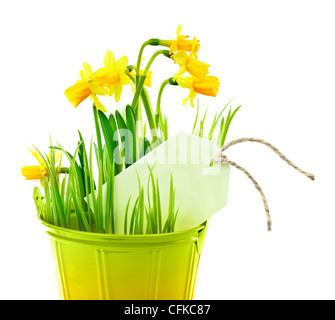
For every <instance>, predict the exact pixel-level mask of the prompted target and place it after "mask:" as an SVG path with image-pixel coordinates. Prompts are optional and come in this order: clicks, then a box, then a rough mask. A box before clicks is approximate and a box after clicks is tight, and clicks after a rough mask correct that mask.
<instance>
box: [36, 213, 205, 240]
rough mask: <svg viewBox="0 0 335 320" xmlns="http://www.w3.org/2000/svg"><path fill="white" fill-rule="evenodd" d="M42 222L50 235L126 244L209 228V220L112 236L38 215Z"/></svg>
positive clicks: (175, 238)
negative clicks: (172, 229) (165, 230)
mask: <svg viewBox="0 0 335 320" xmlns="http://www.w3.org/2000/svg"><path fill="white" fill-rule="evenodd" d="M37 217H38V219H39V220H40V222H41V223H42V224H43V225H44V226H45V227H46V228H47V229H48V231H47V233H48V234H49V235H57V236H62V237H65V238H75V239H78V240H79V239H81V240H87V241H98V242H99V241H120V240H123V241H125V242H128V241H129V242H139V243H141V242H142V243H143V242H163V241H164V242H165V241H169V240H177V239H184V238H185V237H186V238H187V237H194V236H195V235H196V234H198V233H199V232H200V231H202V230H204V229H205V228H206V227H207V226H208V220H207V221H204V222H203V223H202V224H201V225H199V226H197V227H194V228H189V229H185V230H180V231H175V232H169V233H157V234H112V233H99V232H90V231H80V230H75V229H69V228H64V227H60V226H56V225H53V224H51V223H49V222H46V221H44V220H43V219H42V218H41V217H40V215H37Z"/></svg>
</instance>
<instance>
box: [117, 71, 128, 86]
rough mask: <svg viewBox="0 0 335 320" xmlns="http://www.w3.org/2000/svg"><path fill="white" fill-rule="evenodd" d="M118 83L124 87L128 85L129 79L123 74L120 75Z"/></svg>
mask: <svg viewBox="0 0 335 320" xmlns="http://www.w3.org/2000/svg"><path fill="white" fill-rule="evenodd" d="M119 82H121V83H122V84H124V85H128V84H129V83H130V78H129V77H128V76H127V75H126V74H125V73H121V74H120V75H119Z"/></svg>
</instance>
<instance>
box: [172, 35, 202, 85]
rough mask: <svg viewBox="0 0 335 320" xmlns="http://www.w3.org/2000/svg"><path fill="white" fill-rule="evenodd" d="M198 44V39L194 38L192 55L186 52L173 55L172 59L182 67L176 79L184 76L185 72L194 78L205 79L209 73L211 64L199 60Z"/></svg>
mask: <svg viewBox="0 0 335 320" xmlns="http://www.w3.org/2000/svg"><path fill="white" fill-rule="evenodd" d="M196 44H197V42H196V38H194V39H193V47H192V50H191V53H190V55H187V53H186V52H185V51H177V52H176V53H175V54H173V55H172V59H173V60H174V61H175V62H176V63H178V65H179V66H180V69H179V72H178V73H177V76H175V78H177V77H179V76H182V75H183V74H184V73H185V72H189V73H190V74H191V75H193V76H194V77H196V78H201V79H203V78H205V77H206V76H207V74H208V73H209V71H208V68H209V64H207V63H204V62H201V61H198V60H197V56H196V53H195V48H196Z"/></svg>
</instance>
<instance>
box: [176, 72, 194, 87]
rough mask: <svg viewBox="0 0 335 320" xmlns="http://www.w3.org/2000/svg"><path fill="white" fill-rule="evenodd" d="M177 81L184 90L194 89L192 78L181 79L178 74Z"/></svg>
mask: <svg viewBox="0 0 335 320" xmlns="http://www.w3.org/2000/svg"><path fill="white" fill-rule="evenodd" d="M175 77H176V81H177V82H178V84H179V85H180V86H181V87H182V88H188V89H191V88H192V87H193V78H192V77H185V78H183V77H180V76H178V74H176V75H175Z"/></svg>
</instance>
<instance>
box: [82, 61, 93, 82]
mask: <svg viewBox="0 0 335 320" xmlns="http://www.w3.org/2000/svg"><path fill="white" fill-rule="evenodd" d="M83 69H84V70H80V71H79V76H80V78H81V80H88V79H89V77H90V76H91V74H92V67H91V66H90V65H89V64H88V63H86V62H84V63H83Z"/></svg>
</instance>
